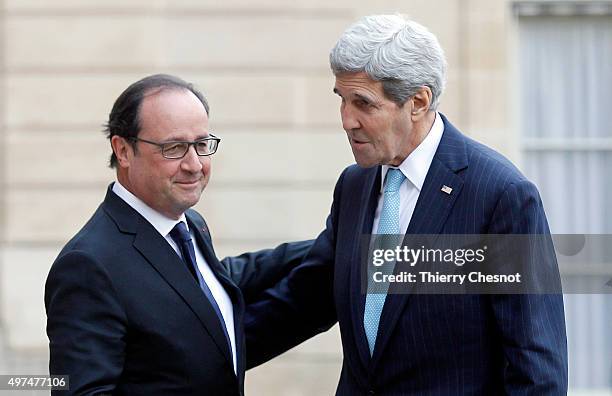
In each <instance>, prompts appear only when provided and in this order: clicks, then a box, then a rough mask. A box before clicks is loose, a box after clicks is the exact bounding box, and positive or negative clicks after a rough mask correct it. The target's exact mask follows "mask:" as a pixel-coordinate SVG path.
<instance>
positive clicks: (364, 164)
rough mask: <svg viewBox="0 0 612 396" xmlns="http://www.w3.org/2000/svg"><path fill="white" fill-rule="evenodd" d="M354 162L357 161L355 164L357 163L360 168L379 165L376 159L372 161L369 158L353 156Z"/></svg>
mask: <svg viewBox="0 0 612 396" xmlns="http://www.w3.org/2000/svg"><path fill="white" fill-rule="evenodd" d="M355 162H356V163H357V165H359V166H360V167H361V168H366V169H367V168H372V167H374V166H378V165H380V164H379V163H378V161H374V160H372V159H371V158H360V157H357V156H355Z"/></svg>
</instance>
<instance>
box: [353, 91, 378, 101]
mask: <svg viewBox="0 0 612 396" xmlns="http://www.w3.org/2000/svg"><path fill="white" fill-rule="evenodd" d="M355 96H356V97H357V98H359V99H361V100H363V101H365V102H368V103H374V100H373V99H372V98H370V97H369V96H367V95H362V94H358V93H356V94H355Z"/></svg>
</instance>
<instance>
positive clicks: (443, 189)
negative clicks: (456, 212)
mask: <svg viewBox="0 0 612 396" xmlns="http://www.w3.org/2000/svg"><path fill="white" fill-rule="evenodd" d="M440 191H442V192H443V193H447V194H448V195H450V193H452V192H453V189H452V188H450V187H449V186H447V185H446V184H445V185H443V186H442V188H441V189H440Z"/></svg>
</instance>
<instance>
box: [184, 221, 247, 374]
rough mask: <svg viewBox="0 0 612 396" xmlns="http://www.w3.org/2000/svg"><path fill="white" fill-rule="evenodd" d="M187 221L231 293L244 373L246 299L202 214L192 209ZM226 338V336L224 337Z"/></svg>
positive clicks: (212, 266)
mask: <svg viewBox="0 0 612 396" xmlns="http://www.w3.org/2000/svg"><path fill="white" fill-rule="evenodd" d="M186 217H187V222H188V223H189V228H190V230H193V234H194V235H195V237H196V242H197V243H198V246H199V247H200V250H201V251H202V254H203V255H204V258H205V259H206V262H207V263H208V265H209V267H210V269H211V270H212V272H213V273H214V274H215V276H216V277H217V279H218V280H219V282H220V283H221V285H223V288H224V289H225V291H226V292H227V294H228V295H229V297H230V299H231V301H232V304H233V308H234V309H233V311H234V335H235V342H236V354H237V356H236V364H237V365H238V373H243V372H244V370H245V369H246V361H245V360H244V357H245V356H244V354H243V353H242V351H244V345H243V339H244V337H243V335H244V332H243V328H242V322H243V316H244V299H243V297H242V293H241V292H240V289H239V288H238V287H237V286H236V285H235V284H234V282H233V281H232V280H231V279H230V278H229V277H228V276H227V270H226V269H225V268H224V267H223V265H222V264H221V263H220V262H219V259H218V258H217V255H216V253H215V251H214V249H213V246H212V243H211V241H210V233H209V231H208V227H207V226H206V224H205V223H204V222H203V221H202V220H201V218H200V216H198V215H192V214H191V213H190V211H188V212H187V213H186ZM223 338H224V339H225V336H224V337H223Z"/></svg>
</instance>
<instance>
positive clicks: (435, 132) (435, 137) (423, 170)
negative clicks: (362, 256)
mask: <svg viewBox="0 0 612 396" xmlns="http://www.w3.org/2000/svg"><path fill="white" fill-rule="evenodd" d="M443 132H444V122H443V121H442V118H441V117H440V114H438V113H437V112H436V119H435V121H434V123H433V125H432V126H431V129H430V130H429V133H427V136H426V137H425V139H424V140H423V141H422V142H421V144H419V145H418V146H417V148H415V149H414V151H413V152H412V153H410V155H408V157H406V159H405V160H404V161H403V162H402V163H401V164H400V165H399V166H398V167H397V169H399V170H400V171H402V173H403V174H404V176H406V179H405V180H404V181H403V182H402V184H401V186H400V189H399V193H400V233H401V234H405V233H406V230H407V229H408V225H409V224H410V219H412V214H413V212H414V208H415V207H416V203H417V200H418V199H419V194H420V193H421V189H422V188H423V183H424V182H425V177H426V176H427V172H428V171H429V166H430V165H431V161H432V160H433V157H434V155H435V154H436V150H437V149H438V145H439V144H440V139H442V133H443ZM389 168H390V166H388V165H382V171H381V178H380V194H379V196H378V206H377V207H376V213H375V214H374V223H373V224H372V234H376V233H377V230H378V223H379V221H380V212H381V211H382V206H383V196H384V194H383V193H384V186H385V176H386V175H387V171H388V170H389Z"/></svg>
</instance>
